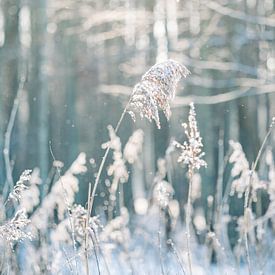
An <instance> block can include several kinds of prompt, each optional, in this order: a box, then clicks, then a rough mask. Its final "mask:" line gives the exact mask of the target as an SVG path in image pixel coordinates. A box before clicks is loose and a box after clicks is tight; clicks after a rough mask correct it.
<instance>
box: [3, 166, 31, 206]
mask: <svg viewBox="0 0 275 275" xmlns="http://www.w3.org/2000/svg"><path fill="white" fill-rule="evenodd" d="M31 172H32V171H31V170H25V171H24V172H23V173H22V174H21V176H20V178H19V180H18V181H17V182H16V184H15V186H14V188H13V190H12V192H11V193H10V194H9V198H8V199H13V200H15V201H16V202H19V201H20V199H21V196H22V192H23V191H24V190H26V189H27V188H28V187H27V183H28V182H29V180H30V179H31Z"/></svg>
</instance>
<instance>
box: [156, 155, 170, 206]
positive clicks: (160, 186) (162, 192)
mask: <svg viewBox="0 0 275 275" xmlns="http://www.w3.org/2000/svg"><path fill="white" fill-rule="evenodd" d="M166 173H167V170H166V161H165V159H159V160H158V171H157V174H156V176H155V178H154V188H153V199H154V201H155V203H156V204H157V205H158V206H159V207H160V208H161V209H165V208H166V207H167V206H168V205H169V202H170V201H171V200H172V198H173V195H174V189H173V187H172V185H171V184H170V183H169V182H168V181H166V180H164V178H165V177H166Z"/></svg>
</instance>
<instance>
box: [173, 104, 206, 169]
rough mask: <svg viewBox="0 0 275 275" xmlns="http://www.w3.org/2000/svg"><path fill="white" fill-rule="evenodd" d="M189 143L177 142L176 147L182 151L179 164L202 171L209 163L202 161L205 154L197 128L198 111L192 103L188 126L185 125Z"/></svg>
mask: <svg viewBox="0 0 275 275" xmlns="http://www.w3.org/2000/svg"><path fill="white" fill-rule="evenodd" d="M182 126H183V128H184V129H185V135H186V136H187V139H188V140H187V141H185V142H184V143H183V144H180V143H179V142H176V141H175V146H176V147H177V148H179V149H181V154H180V156H179V158H178V162H181V163H184V164H187V165H188V166H189V167H190V168H191V169H200V168H201V167H202V166H204V167H206V166H207V163H206V162H205V161H204V160H203V159H202V157H203V156H204V152H202V148H203V144H202V138H201V136H200V132H199V130H198V126H197V120H196V111H195V106H194V103H193V102H192V103H190V111H189V116H188V124H187V123H183V124H182Z"/></svg>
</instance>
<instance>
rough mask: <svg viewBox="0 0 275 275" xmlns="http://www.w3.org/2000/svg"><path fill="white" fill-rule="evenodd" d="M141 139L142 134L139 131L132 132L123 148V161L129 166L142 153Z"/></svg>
mask: <svg viewBox="0 0 275 275" xmlns="http://www.w3.org/2000/svg"><path fill="white" fill-rule="evenodd" d="M143 137H144V133H143V131H142V130H141V129H138V130H136V131H134V133H133V134H132V136H131V137H130V138H129V140H128V142H127V143H126V145H125V147H124V150H123V156H124V159H125V160H126V161H127V162H129V163H130V164H133V163H134V162H136V161H138V157H139V155H140V153H141V152H142V145H143Z"/></svg>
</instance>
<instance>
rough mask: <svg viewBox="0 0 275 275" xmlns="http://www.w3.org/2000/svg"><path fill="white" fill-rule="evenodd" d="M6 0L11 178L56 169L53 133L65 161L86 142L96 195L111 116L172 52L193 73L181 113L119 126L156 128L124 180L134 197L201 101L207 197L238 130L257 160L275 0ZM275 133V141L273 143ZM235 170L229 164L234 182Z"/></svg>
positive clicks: (0, 46) (2, 107)
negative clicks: (155, 121)
mask: <svg viewBox="0 0 275 275" xmlns="http://www.w3.org/2000/svg"><path fill="white" fill-rule="evenodd" d="M0 3H1V5H0V152H4V154H1V156H0V182H1V184H2V186H3V184H4V182H5V181H6V180H7V181H9V180H12V178H11V175H12V177H13V178H18V176H19V174H20V173H21V172H22V171H23V170H24V169H32V168H34V167H37V166H38V167H39V168H40V172H41V177H42V179H44V180H45V179H47V177H48V175H49V173H51V172H50V171H51V167H52V162H53V156H52V155H51V152H50V144H51V147H52V151H53V154H54V156H55V158H56V159H58V160H60V161H62V162H64V165H65V168H67V167H68V166H69V165H70V164H71V163H72V161H73V160H74V159H75V158H76V157H77V155H78V153H79V152H81V151H83V152H86V153H87V156H88V158H89V159H91V161H90V166H91V167H90V170H89V173H88V175H86V176H85V178H84V180H83V183H82V184H81V185H80V192H79V194H78V201H80V202H82V203H85V202H86V200H87V188H88V182H89V181H91V182H93V180H94V175H93V173H94V172H95V171H96V170H97V165H98V163H99V161H100V159H101V157H102V155H103V150H102V149H101V144H102V143H103V142H106V141H107V140H108V130H107V125H108V124H111V125H115V124H116V122H117V120H118V119H119V117H120V114H121V112H122V110H123V108H124V107H125V104H126V102H127V100H128V98H129V96H130V94H131V91H132V88H133V86H134V85H135V84H136V83H137V82H138V81H139V80H140V77H141V75H142V74H143V73H144V72H145V71H146V70H147V69H148V68H149V67H150V66H152V65H153V64H155V63H156V62H159V61H163V60H165V59H167V58H173V59H175V60H177V61H178V62H180V63H182V64H184V65H185V66H186V67H187V68H188V69H189V70H190V71H191V73H192V74H191V76H189V77H188V78H187V79H185V80H182V81H181V82H180V85H179V87H178V92H177V97H176V99H175V100H174V102H173V106H172V117H171V120H170V122H166V120H165V118H164V116H162V117H161V120H162V122H161V124H162V129H161V130H158V129H157V128H156V126H155V125H154V124H153V123H151V124H150V123H149V122H148V121H146V120H138V121H137V123H133V121H132V120H131V119H130V116H128V118H127V119H126V120H125V121H124V123H123V125H122V127H121V129H120V130H119V133H118V135H119V136H120V137H121V140H122V142H123V143H125V142H126V140H128V138H129V136H130V135H131V133H132V131H133V130H134V129H136V128H142V129H143V130H144V133H145V135H144V137H145V141H144V151H143V154H142V158H143V168H142V169H140V167H139V168H137V169H139V170H138V173H137V172H136V173H133V176H132V178H131V179H130V181H132V183H133V184H130V183H129V184H128V183H127V184H125V189H126V204H127V205H128V207H130V208H131V206H132V203H133V197H134V198H135V197H136V196H142V192H146V190H147V189H148V188H149V187H148V186H150V182H152V180H153V177H154V173H155V170H156V163H157V159H158V158H159V157H162V156H164V154H165V150H166V148H167V146H168V145H169V142H170V140H171V138H172V137H176V139H177V140H179V141H182V140H183V139H184V133H183V128H182V127H181V126H180V125H181V123H182V122H183V121H185V120H186V118H187V114H188V107H187V105H188V104H189V103H190V102H191V101H194V103H195V105H196V110H197V113H198V123H199V129H200V131H201V135H202V137H203V143H204V151H205V153H206V157H205V159H206V161H207V163H208V168H207V169H203V171H202V200H201V203H202V205H205V204H207V198H209V195H213V194H215V192H216V191H215V190H216V183H217V178H218V173H219V171H220V168H221V167H219V166H220V165H221V163H223V160H224V159H225V160H226V156H227V155H228V150H229V145H228V141H229V140H230V139H233V140H236V141H240V143H241V144H242V145H243V148H244V151H245V153H246V155H247V157H248V160H249V161H250V162H253V161H254V160H255V158H256V155H257V152H258V150H259V148H260V145H261V143H262V141H263V138H264V136H265V134H266V132H267V129H268V126H269V124H270V121H271V117H272V116H273V115H274V108H275V94H274V92H275V78H274V75H275V43H274V41H275V13H274V10H275V2H274V1H273V0H230V1H228V0H215V1H210V0H207V1H204V0H184V1H182V0H180V1H175V0H156V1H151V0H149V1H148V0H147V1H145V0H140V1H136V0H123V1H119V0H109V1H105V0H101V1H96V0H33V1H32V0H1V2H0ZM183 88H184V89H183ZM17 108H18V110H17ZM16 111H17V112H16ZM13 115H16V116H14V117H13ZM13 120H14V123H13ZM9 122H10V123H9ZM9 125H10V127H9ZM11 126H12V127H11ZM5 133H6V134H5ZM9 135H10V136H9ZM272 138H273V141H272ZM272 138H271V139H270V140H269V141H268V142H269V143H272V142H273V144H274V135H273V137H272ZM9 142H10V144H9ZM110 159H111V157H110ZM174 161H175V163H176V159H175V160H174ZM8 162H11V167H12V171H9V169H6V167H7V163H8ZM65 168H64V169H65ZM183 173H184V171H182V174H181V173H175V174H173V186H174V188H175V190H176V193H175V196H176V197H177V198H183V197H184V196H186V192H187V191H186V190H187V188H186V187H187V186H188V185H187V182H184V181H183V180H182V175H183ZM102 178H104V177H102ZM228 178H229V174H228V175H227V174H226V170H225V173H224V175H223V177H222V180H223V185H224V186H225V185H226V183H227V181H228ZM142 179H143V180H142ZM85 182H86V184H85ZM102 182H103V180H102ZM138 184H141V185H143V186H140V187H138V188H137V185H138ZM41 188H42V191H43V185H42V186H41ZM102 188H104V185H102V184H101V185H100V186H99V192H100V190H102ZM42 196H43V192H42ZM97 203H99V201H97Z"/></svg>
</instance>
